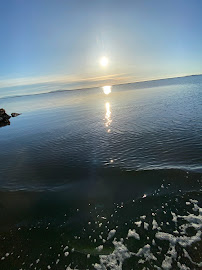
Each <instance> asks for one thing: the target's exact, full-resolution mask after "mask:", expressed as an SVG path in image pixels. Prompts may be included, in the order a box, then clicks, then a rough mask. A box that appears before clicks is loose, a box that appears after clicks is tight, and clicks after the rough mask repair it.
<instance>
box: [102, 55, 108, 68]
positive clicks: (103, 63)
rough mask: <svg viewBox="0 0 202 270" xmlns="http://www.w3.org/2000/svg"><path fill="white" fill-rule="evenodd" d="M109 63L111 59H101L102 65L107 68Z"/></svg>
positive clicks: (104, 57)
mask: <svg viewBox="0 0 202 270" xmlns="http://www.w3.org/2000/svg"><path fill="white" fill-rule="evenodd" d="M108 63H109V59H108V58H107V57H106V56H103V57H101V58H100V65H101V66H103V67H106V66H107V65H108Z"/></svg>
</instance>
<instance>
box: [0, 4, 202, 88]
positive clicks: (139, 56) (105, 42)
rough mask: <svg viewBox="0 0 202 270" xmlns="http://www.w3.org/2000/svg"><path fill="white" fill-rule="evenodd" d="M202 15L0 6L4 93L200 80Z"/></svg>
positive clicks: (164, 7) (173, 10)
mask: <svg viewBox="0 0 202 270" xmlns="http://www.w3.org/2000/svg"><path fill="white" fill-rule="evenodd" d="M201 14H202V1H200V0H197V1H196V0H183V1H182V0H169V1H163V0H159V1H156V0H153V1H151V0H147V1H146V0H139V1H135V0H131V1H127V0H123V1H119V0H114V1H113V0H111V1H110V0H99V1H98V0H81V1H77V0H72V1H68V0H54V1H53V0H15V1H11V0H2V1H1V2H0V91H12V89H14V88H15V86H18V88H19V91H20V89H22V88H23V89H25V90H24V91H25V92H26V91H29V89H31V88H30V85H31V86H32V87H33V89H34V88H36V89H38V88H41V89H42V88H44V89H56V88H64V87H66V88H71V87H73V88H74V87H81V86H84V87H88V86H91V85H94V84H96V83H99V82H101V83H108V82H109V83H119V82H125V81H139V80H148V79H155V78H165V77H173V76H183V75H188V74H200V73H202V15H201ZM103 55H105V56H107V57H108V58H109V65H108V66H107V67H105V68H104V67H102V66H100V64H99V59H100V57H102V56H103ZM5 89H6V90H5Z"/></svg>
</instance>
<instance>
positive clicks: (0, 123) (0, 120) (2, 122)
mask: <svg viewBox="0 0 202 270" xmlns="http://www.w3.org/2000/svg"><path fill="white" fill-rule="evenodd" d="M18 115H20V113H11V116H10V115H8V114H7V113H6V111H5V110H4V109H3V108H1V109H0V127H4V126H7V125H10V120H9V119H10V118H11V117H16V116H18Z"/></svg>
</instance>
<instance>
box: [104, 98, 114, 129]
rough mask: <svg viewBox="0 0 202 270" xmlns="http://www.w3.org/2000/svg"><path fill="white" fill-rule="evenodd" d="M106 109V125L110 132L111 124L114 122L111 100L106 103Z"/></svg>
mask: <svg viewBox="0 0 202 270" xmlns="http://www.w3.org/2000/svg"><path fill="white" fill-rule="evenodd" d="M105 109H106V113H105V120H106V122H105V126H106V127H107V132H110V131H111V129H110V125H111V122H112V119H111V110H110V103H109V102H106V103H105Z"/></svg>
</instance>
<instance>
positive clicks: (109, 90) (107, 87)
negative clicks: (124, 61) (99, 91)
mask: <svg viewBox="0 0 202 270" xmlns="http://www.w3.org/2000/svg"><path fill="white" fill-rule="evenodd" d="M111 88H112V87H111V86H109V85H106V86H103V92H104V94H105V95H109V94H110V93H111Z"/></svg>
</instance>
